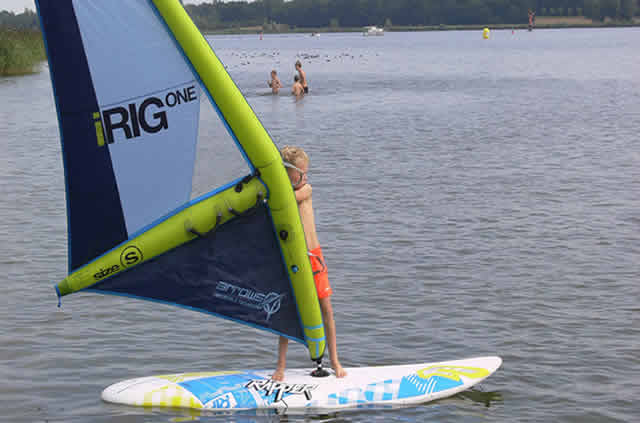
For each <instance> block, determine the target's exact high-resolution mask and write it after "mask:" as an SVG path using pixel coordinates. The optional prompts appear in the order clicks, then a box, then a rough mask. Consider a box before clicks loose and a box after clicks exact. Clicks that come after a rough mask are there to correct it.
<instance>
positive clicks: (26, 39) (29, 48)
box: [0, 28, 46, 76]
mask: <svg viewBox="0 0 640 423" xmlns="http://www.w3.org/2000/svg"><path fill="white" fill-rule="evenodd" d="M45 59H46V55H45V51H44V43H43V42H42V35H41V33H40V31H36V30H32V29H11V28H0V76H8V75H21V74H27V73H33V72H34V70H35V66H36V65H37V64H38V63H40V62H41V61H43V60H45Z"/></svg>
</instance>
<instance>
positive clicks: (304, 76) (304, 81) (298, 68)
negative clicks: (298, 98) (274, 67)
mask: <svg viewBox="0 0 640 423" xmlns="http://www.w3.org/2000/svg"><path fill="white" fill-rule="evenodd" d="M296 71H297V72H298V76H299V77H300V84H301V85H302V89H303V90H304V93H305V94H307V93H308V92H309V85H308V84H307V74H305V73H304V71H303V70H302V63H300V60H296Z"/></svg>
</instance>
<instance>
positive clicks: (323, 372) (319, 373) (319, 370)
mask: <svg viewBox="0 0 640 423" xmlns="http://www.w3.org/2000/svg"><path fill="white" fill-rule="evenodd" d="M316 364H317V365H318V367H316V369H315V370H314V371H312V372H311V376H313V377H327V376H329V375H330V373H329V372H328V371H327V369H325V368H323V367H322V359H320V360H318V361H316Z"/></svg>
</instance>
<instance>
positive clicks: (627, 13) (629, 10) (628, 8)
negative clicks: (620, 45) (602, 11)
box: [620, 0, 637, 20]
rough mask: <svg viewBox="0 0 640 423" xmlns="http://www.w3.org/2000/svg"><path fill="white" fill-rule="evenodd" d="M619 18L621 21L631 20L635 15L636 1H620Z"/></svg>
mask: <svg viewBox="0 0 640 423" xmlns="http://www.w3.org/2000/svg"><path fill="white" fill-rule="evenodd" d="M620 3H621V14H620V15H621V17H622V19H626V20H631V19H633V15H635V13H636V6H637V4H636V1H635V0H622V1H621V2H620Z"/></svg>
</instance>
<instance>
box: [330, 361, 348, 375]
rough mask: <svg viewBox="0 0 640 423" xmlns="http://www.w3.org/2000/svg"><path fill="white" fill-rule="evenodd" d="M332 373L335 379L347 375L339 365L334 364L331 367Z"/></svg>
mask: <svg viewBox="0 0 640 423" xmlns="http://www.w3.org/2000/svg"><path fill="white" fill-rule="evenodd" d="M333 371H334V372H336V377H337V378H340V377H345V376H346V375H347V371H346V370H345V369H343V368H342V366H341V365H340V363H335V364H334V365H333Z"/></svg>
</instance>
